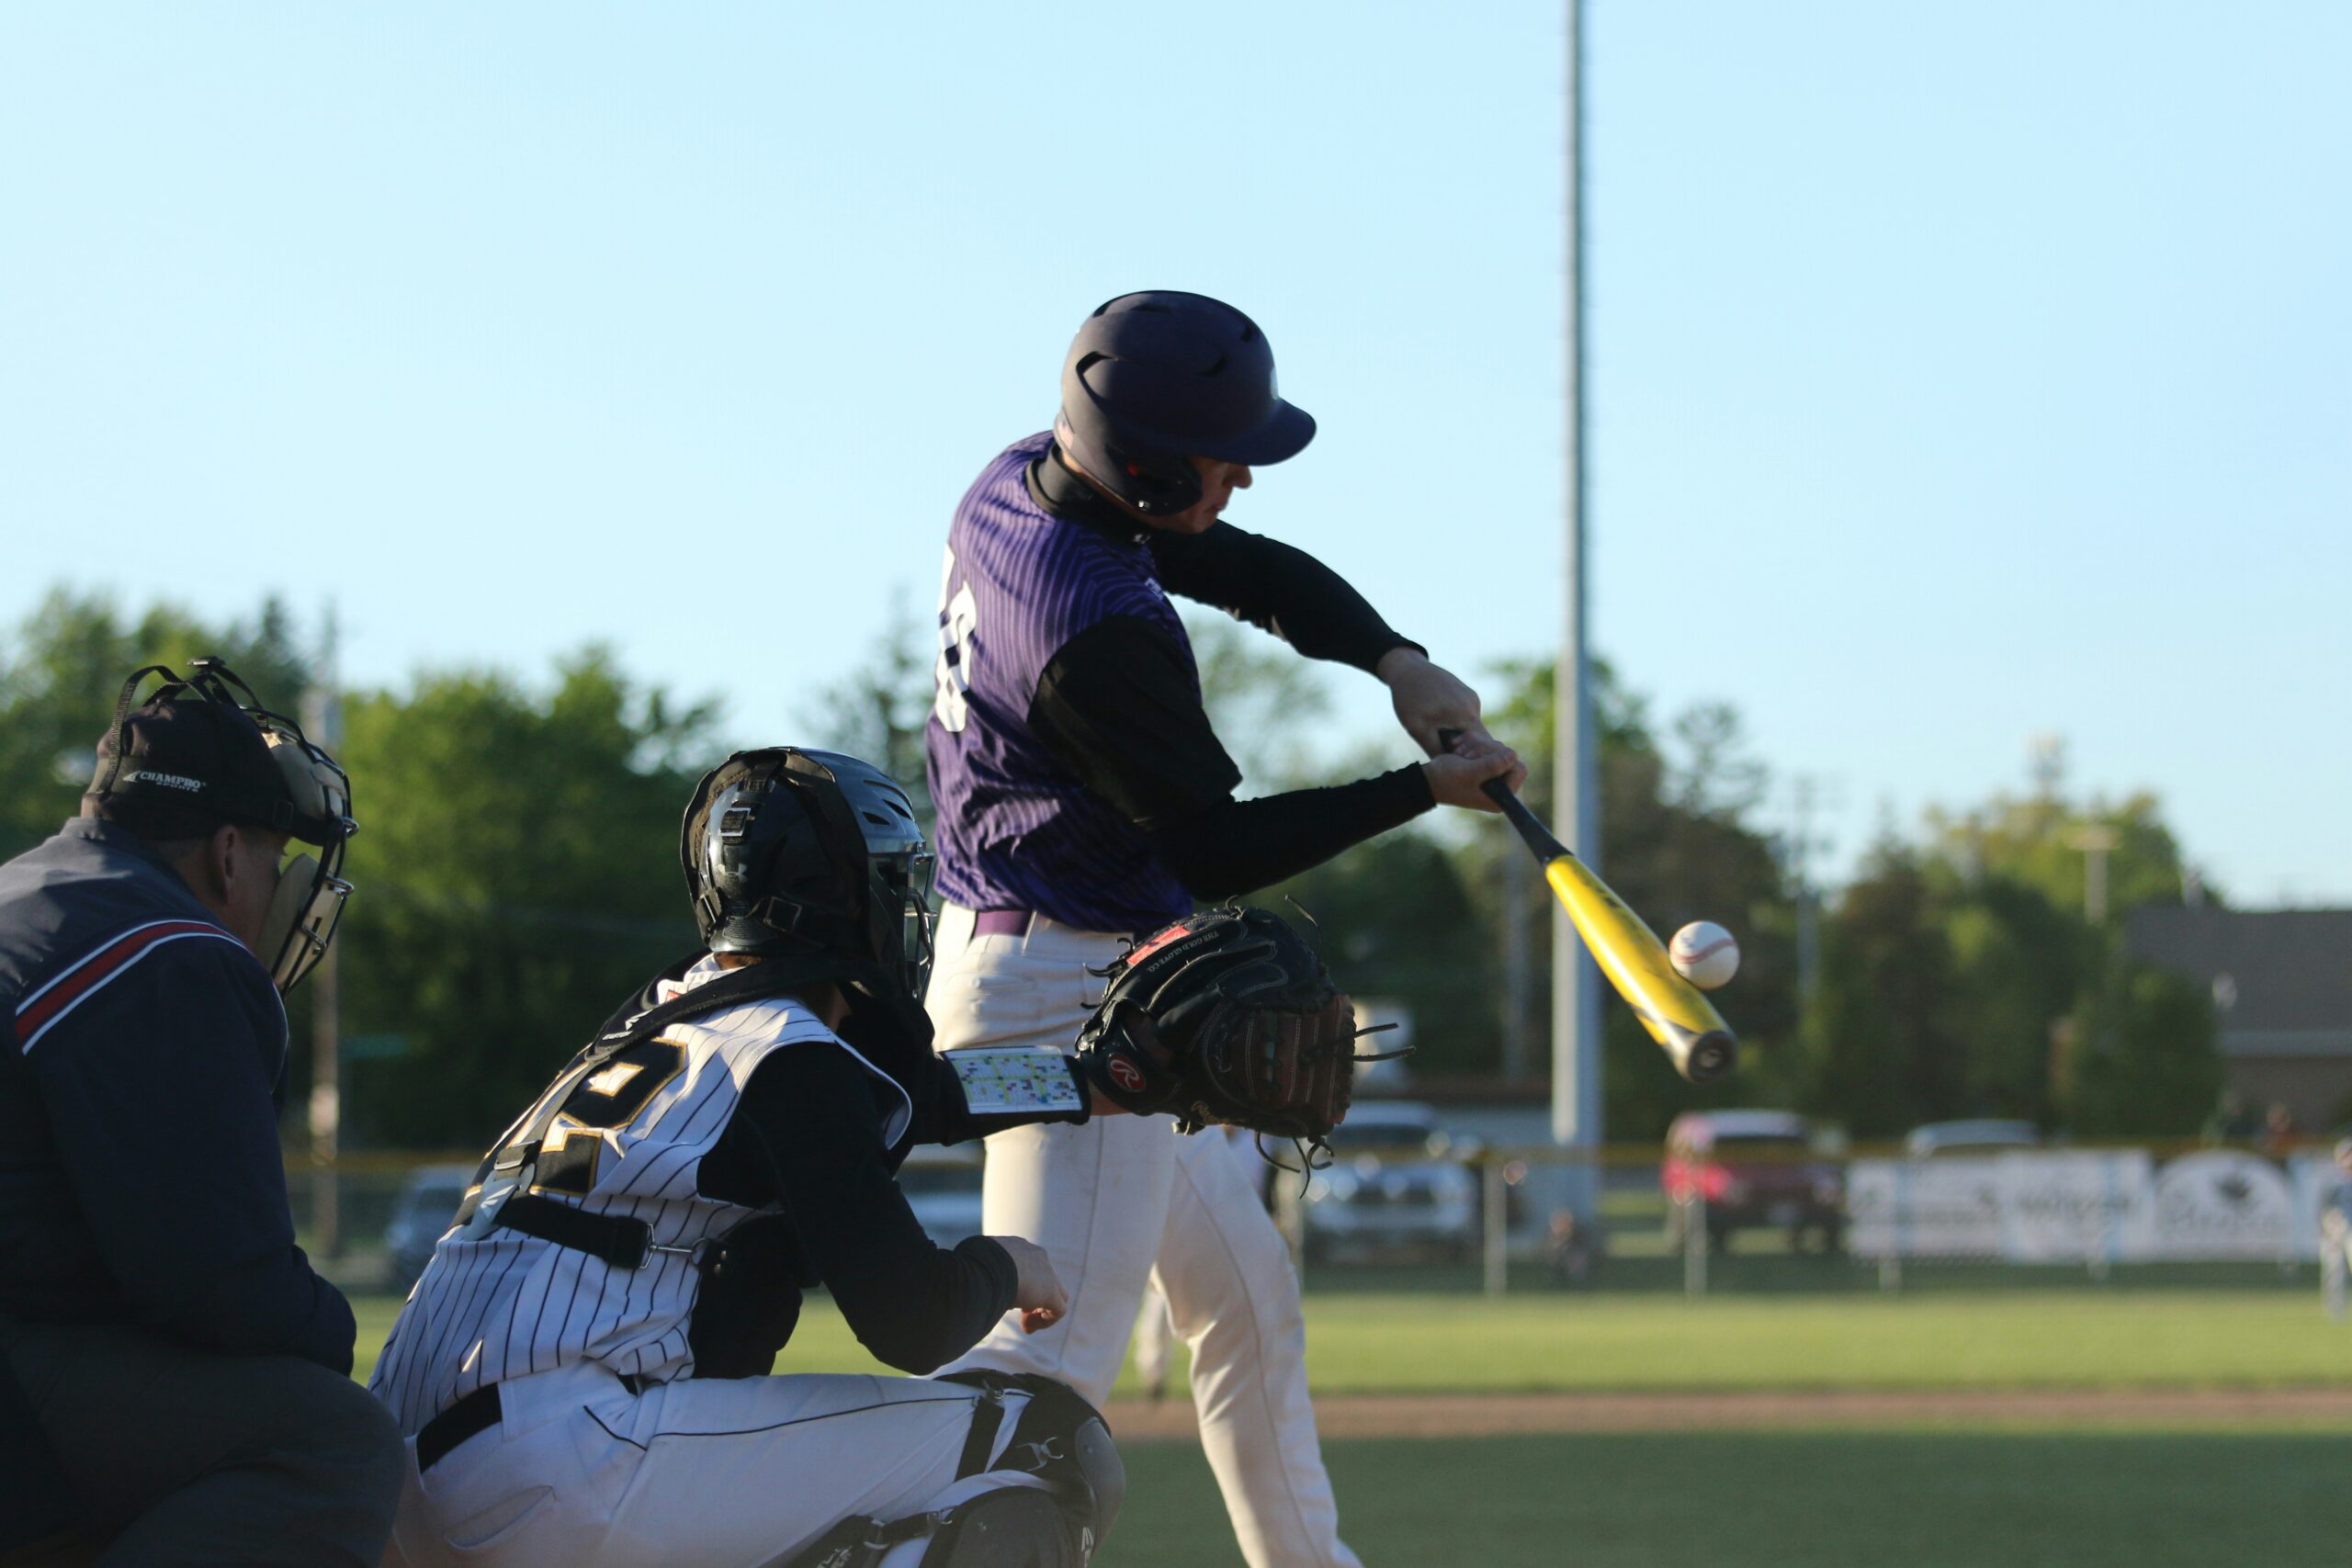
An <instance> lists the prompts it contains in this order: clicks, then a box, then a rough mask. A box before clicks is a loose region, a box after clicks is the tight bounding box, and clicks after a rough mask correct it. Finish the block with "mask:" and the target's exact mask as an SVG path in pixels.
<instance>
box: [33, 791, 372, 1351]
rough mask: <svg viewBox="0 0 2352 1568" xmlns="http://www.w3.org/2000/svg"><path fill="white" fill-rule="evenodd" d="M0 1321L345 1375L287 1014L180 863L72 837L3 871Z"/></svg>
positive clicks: (341, 1320)
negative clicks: (72, 1328)
mask: <svg viewBox="0 0 2352 1568" xmlns="http://www.w3.org/2000/svg"><path fill="white" fill-rule="evenodd" d="M0 1010H5V1013H6V1018H7V1020H8V1029H7V1033H6V1039H5V1040H0V1313H6V1314H9V1315H11V1316H14V1317H16V1318H18V1319H19V1320H25V1321H35V1322H47V1323H124V1324H135V1325H144V1326H146V1327H149V1328H152V1329H153V1330H155V1331H156V1332H157V1333H159V1334H161V1335H163V1336H164V1337H167V1338H170V1339H173V1340H175V1341H178V1342H179V1343H182V1344H185V1345H189V1346H194V1347H197V1348H202V1349H209V1350H218V1351H222V1352H225V1353H229V1354H236V1355H265V1354H275V1355H288V1356H300V1357H301V1358H303V1359H306V1360H311V1361H316V1362H318V1363H320V1364H321V1365H322V1366H325V1367H329V1368H332V1369H333V1370H334V1371H338V1372H348V1371H350V1370H351V1349H352V1342H353V1339H354V1337H355V1330H354V1327H353V1325H352V1317H351V1307H350V1303H347V1302H345V1300H344V1299H343V1295H342V1293H341V1292H338V1291H337V1290H336V1289H335V1288H334V1286H333V1285H330V1284H328V1283H327V1282H326V1281H325V1280H322V1279H320V1278H319V1277H318V1275H317V1274H316V1273H314V1272H312V1271H311V1266H310V1262H309V1260H308V1259H307V1258H304V1257H303V1256H302V1252H301V1249H300V1247H296V1246H295V1245H294V1226H293V1218H292V1215H291V1213H290V1212H289V1210H288V1204H287V1197H286V1167H285V1160H284V1156H283V1155H282V1154H281V1153H280V1151H279V1147H278V1142H277V1111H278V1109H279V1106H280V1104H281V1103H282V1101H283V1098H284V1093H285V1082H286V1056H287V1044H288V1034H287V1027H286V1010H285V1008H284V1007H283V1006H282V1005H281V1004H280V1003H279V1001H278V997H277V987H274V986H273V985H271V983H270V979H269V976H268V974H267V973H266V971H265V970H264V969H263V968H262V965H261V963H260V961H259V960H257V959H256V958H254V955H253V953H252V952H251V951H250V950H249V949H247V948H246V946H245V945H244V943H243V942H239V941H238V940H237V939H236V938H235V937H234V936H232V934H230V932H229V931H227V930H226V929H224V928H223V927H222V926H221V925H220V921H219V920H218V919H216V918H215V917H214V916H213V915H212V914H211V912H210V911H209V910H208V909H206V908H205V907H204V906H203V905H202V904H200V903H198V901H197V899H196V896H195V895H194V894H193V893H191V892H190V891H189V890H188V887H187V884H186V883H184V882H183V881H181V880H180V877H179V874H177V873H176V872H175V871H174V870H173V869H172V867H171V865H170V863H168V862H166V861H165V860H164V858H163V857H162V856H161V855H159V854H157V853H156V852H155V851H154V850H153V849H152V848H151V847H149V846H148V845H147V844H146V843H144V842H142V841H141V840H140V839H139V838H138V837H137V836H136V835H134V834H132V833H130V832H129V831H127V830H125V829H121V828H119V827H117V826H115V825H113V824H111V823H107V822H98V821H93V820H89V819H86V818H85V819H82V820H78V821H73V822H68V823H67V824H66V825H65V826H64V828H63V829H61V830H60V831H59V832H58V834H57V836H56V837H55V838H53V839H51V840H49V841H48V842H47V843H44V844H42V845H41V846H40V848H38V849H35V850H31V851H29V852H27V853H24V854H21V855H19V856H17V858H16V859H15V860H12V861H10V862H8V863H6V865H0Z"/></svg>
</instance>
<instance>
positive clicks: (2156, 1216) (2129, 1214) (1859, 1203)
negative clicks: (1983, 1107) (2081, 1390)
mask: <svg viewBox="0 0 2352 1568" xmlns="http://www.w3.org/2000/svg"><path fill="white" fill-rule="evenodd" d="M2334 1183H2335V1172H2334V1169H2333V1168H2332V1167H2331V1166H2329V1165H2328V1163H2327V1162H2326V1161H2325V1160H2324V1159H2312V1158H2306V1157H2302V1156H2298V1157H2297V1158H2296V1159H2294V1160H2293V1161H2291V1162H2290V1164H2289V1165H2288V1166H2287V1167H2286V1168H2281V1167H2280V1166H2279V1165H2278V1164H2277V1163H2276V1162H2274V1161H2271V1160H2267V1159H2263V1158H2261V1157H2259V1156H2255V1155H2250V1154H2244V1153H2240V1152H2238V1151H2236V1150H2231V1149H2206V1150H2199V1152H2197V1153H2195V1154H2189V1155H2183V1156H2180V1157H2179V1158H2177V1159H2174V1160H2169V1161H2167V1162H2165V1164H2164V1165H2163V1166H2162V1167H2158V1166H2157V1165H2156V1163H2155V1162H2154V1160H2153V1159H2152V1158H2151V1157H2150V1156H2148V1155H2147V1154H2146V1153H2145V1152H2144V1151H2143V1150H2138V1149H2120V1150H2099V1151H2084V1152H2079V1153H2077V1152H2074V1151H2067V1150H2053V1151H2047V1152H2033V1153H2015V1154H2002V1155H1991V1156H1967V1155H1960V1156H1946V1157H1943V1158H1939V1159H1929V1160H1891V1159H1889V1160H1880V1159H1866V1160H1856V1161H1855V1162H1854V1163H1853V1165H1852V1166H1851V1167H1850V1168H1849V1170H1848V1172H1847V1177H1846V1202H1847V1209H1848V1213H1849V1215H1850V1224H1849V1230H1848V1233H1847V1244H1848V1246H1849V1247H1850V1248H1851V1249H1852V1250H1853V1252H1854V1253H1855V1254H1856V1255H1858V1256H1860V1257H1863V1258H2001V1259H2004V1260H2006V1261H2008V1262H2012V1263H2083V1262H2089V1261H2097V1260H2105V1261H2108V1262H2117V1263H2128V1262H2153V1261H2157V1260H2171V1261H2183V1262H2188V1261H2225V1260H2231V1259H2236V1260H2240V1261H2259V1260H2263V1259H2283V1258H2312V1257H2315V1256H2316V1255H2317V1250H2318V1224H2317V1218H2316V1216H2317V1213H2318V1208H2319V1205H2320V1203H2321V1202H2322V1201H2324V1198H2325V1196H2326V1194H2327V1192H2328V1191H2329V1190H2332V1188H2333V1186H2334Z"/></svg>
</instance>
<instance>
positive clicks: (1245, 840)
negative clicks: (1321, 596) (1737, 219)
mask: <svg viewBox="0 0 2352 1568" xmlns="http://www.w3.org/2000/svg"><path fill="white" fill-rule="evenodd" d="M1212 532H1214V530H1212ZM1204 537H1205V536H1204ZM1029 728H1030V731H1031V733H1033V734H1035V736H1036V737H1037V738H1038V739H1039V740H1040V741H1042V742H1043V743H1044V744H1045V746H1046V750H1049V751H1051V752H1052V753H1053V755H1054V759H1055V760H1056V761H1058V762H1060V763H1061V765H1062V766H1063V767H1065V768H1067V769H1068V770H1069V772H1070V773H1071V774H1072V775H1074V776H1075V777H1076V778H1077V779H1078V780H1079V782H1080V783H1081V784H1085V785H1086V787H1087V788H1088V789H1090V790H1091V791H1093V792H1094V793H1095V794H1096V795H1101V796H1102V797H1103V799H1104V800H1106V801H1108V802H1109V803H1110V804H1111V806H1112V807H1114V809H1116V810H1117V811H1118V812H1119V813H1120V814H1121V815H1122V816H1124V817H1125V818H1127V820H1128V821H1130V822H1133V823H1134V824H1135V825H1136V828H1138V829H1141V830H1142V832H1143V834H1144V836H1145V837H1146V838H1147V839H1148V840H1150V843H1151V847H1152V850H1153V852H1155V853H1157V854H1158V855H1159V857H1160V859H1161V861H1162V862H1163V863H1165V864H1166V865H1167V867H1168V869H1169V870H1170V872H1172V873H1174V874H1175V876H1176V879H1177V880H1178V881H1180V882H1182V884H1183V885H1184V889H1185V891H1186V892H1188V893H1190V894H1192V895H1193V897H1196V898H1224V897H1231V896H1232V895H1235V894H1238V893H1246V892H1248V891H1250V889H1252V888H1256V887H1263V886H1267V885H1268V884H1269V883H1274V882H1280V881H1281V880H1283V878H1284V877H1287V876H1294V875H1295V874H1298V873H1299V872H1302V871H1305V870H1306V869H1308V868H1309V867H1311V866H1316V865H1320V864H1321V863H1323V862H1325V861H1327V860H1329V859H1330V858H1331V857H1332V856H1333V855H1336V854H1338V853H1339V852H1340V851H1342V850H1345V849H1347V848H1349V847H1350V846H1351V845H1354V844H1359V843H1362V842H1363V840H1366V839H1369V838H1372V837H1374V835H1376V834H1379V833H1385V832H1386V831H1387V830H1388V829H1391V828H1395V827H1397V826H1399V825H1401V824H1403V823H1405V822H1408V821H1410V820H1411V819H1412V818H1415V817H1418V816H1419V815H1420V814H1421V813H1422V812H1424V811H1426V810H1428V809H1429V808H1430V807H1431V806H1433V805H1435V804H1436V800H1435V797H1434V796H1432V795H1430V786H1429V781H1428V778H1427V776H1426V775H1425V774H1423V773H1422V772H1421V770H1420V769H1419V768H1418V767H1407V768H1399V769H1398V770H1397V771H1396V772H1395V773H1383V774H1381V775H1379V776H1378V777H1376V778H1369V779H1360V780H1358V781H1357V782H1356V783H1354V784H1341V785H1340V786H1338V787H1336V788H1332V789H1304V790H1293V791H1291V792H1290V793H1288V794H1286V795H1267V796H1264V797H1262V798H1261V799H1257V800H1243V801H1238V800H1235V799H1234V798H1233V790H1234V786H1235V785H1236V784H1239V783H1240V782H1241V770H1240V769H1238V768H1237V767H1236V766H1234V763H1233V759H1232V758H1231V757H1229V756H1227V754H1226V750H1225V748H1224V747H1223V746H1222V745H1220V744H1219V743H1218V741H1217V738H1216V732H1215V731H1214V730H1212V729H1211V728H1209V718H1208V714H1207V713H1206V711H1205V710H1204V709H1203V707H1202V706H1201V698H1200V693H1199V687H1198V682H1197V679H1196V677H1195V676H1194V674H1193V669H1192V665H1191V662H1190V660H1188V659H1187V658H1186V657H1185V654H1184V650H1183V649H1182V647H1180V646H1179V645H1178V644H1177V642H1176V641H1175V639H1174V638H1172V637H1170V636H1169V635H1168V634H1167V633H1166V632H1165V631H1163V630H1161V629H1160V628H1159V627H1158V626H1153V625H1152V624H1151V623H1150V622H1148V621H1146V620H1143V619H1142V618H1141V617H1139V616H1134V615H1113V616H1109V617H1107V618H1105V619H1103V620H1101V621H1097V622H1096V623H1095V624H1094V625H1093V626H1089V627H1088V628H1087V629H1086V630H1084V631H1082V632H1080V633H1079V634H1078V636H1076V637H1072V638H1070V639H1069V641H1068V642H1067V643H1064V644H1063V645H1062V647H1061V649H1060V650H1059V651H1058V652H1057V653H1056V654H1055V655H1054V657H1053V659H1052V660H1051V661H1050V662H1048V663H1047V664H1046V670H1045V672H1044V674H1043V676H1042V677H1041V678H1040V679H1039V681H1038V682H1037V694H1036V696H1035V699H1033V700H1032V702H1031V703H1030V705H1029Z"/></svg>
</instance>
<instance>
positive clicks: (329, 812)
mask: <svg viewBox="0 0 2352 1568" xmlns="http://www.w3.org/2000/svg"><path fill="white" fill-rule="evenodd" d="M263 732H264V735H265V737H266V739H268V741H269V748H270V753H269V754H270V759H271V761H275V762H276V763H277V771H278V773H279V775H280V776H281V777H282V778H284V780H285V781H286V786H287V788H288V791H289V792H291V794H292V795H293V797H294V809H295V811H296V813H297V815H298V818H300V826H299V827H297V828H296V829H295V832H296V833H297V834H298V835H299V836H300V837H301V838H304V839H308V840H311V841H312V842H313V843H316V844H317V845H318V847H319V852H318V853H317V854H315V855H313V854H299V855H296V856H295V857H294V858H293V859H292V860H290V861H288V862H287V863H286V865H285V866H284V868H283V869H282V870H280V871H279V873H278V875H277V896H276V897H274V898H272V899H271V901H270V906H269V917H268V919H266V920H265V921H264V922H263V925H262V940H261V959H262V962H263V963H265V964H268V965H269V977H270V978H271V979H272V980H274V981H276V982H277V989H278V992H279V994H280V995H283V994H285V993H286V992H288V991H291V990H292V989H293V988H294V987H296V986H299V985H300V984H301V983H302V979H303V977H304V976H307V975H309V974H310V972H311V970H312V969H315V968H317V967H318V964H319V961H320V960H321V959H322V958H324V957H325V956H326V955H327V944H328V943H329V942H333V941H334V931H335V926H336V924H337V923H338V922H339V921H340V920H341V919H343V902H344V900H345V898H348V897H351V884H350V883H348V882H345V880H344V879H343V876H342V874H341V873H342V871H343V856H344V848H345V845H346V844H348V843H349V842H350V841H351V835H352V834H354V833H356V832H357V831H358V830H359V828H358V824H357V823H356V822H355V821H353V820H352V817H351V780H350V779H349V778H348V777H346V776H345V773H344V771H343V770H342V769H341V768H340V767H338V766H336V765H335V761H334V758H332V757H329V756H328V755H327V754H326V753H325V752H324V751H322V750H320V749H319V748H318V747H316V746H314V745H312V744H311V742H310V741H308V740H305V739H302V737H301V735H300V733H299V732H297V731H295V730H293V729H292V728H291V727H290V726H289V727H288V728H276V727H274V726H271V725H269V724H268V723H267V722H266V721H265V722H264V725H263Z"/></svg>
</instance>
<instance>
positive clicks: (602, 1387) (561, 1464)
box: [384, 1363, 1039, 1568]
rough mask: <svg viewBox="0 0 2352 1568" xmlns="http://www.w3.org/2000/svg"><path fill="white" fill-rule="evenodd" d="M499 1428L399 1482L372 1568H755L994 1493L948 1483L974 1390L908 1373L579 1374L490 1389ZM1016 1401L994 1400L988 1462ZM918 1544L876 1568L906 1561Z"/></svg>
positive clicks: (976, 1484)
mask: <svg viewBox="0 0 2352 1568" xmlns="http://www.w3.org/2000/svg"><path fill="white" fill-rule="evenodd" d="M498 1391H499V1396H500V1407H501V1417H500V1421H499V1424H498V1425H497V1426H496V1427H492V1428H490V1429H488V1430H486V1431H483V1432H481V1433H478V1434H476V1435H475V1436H473V1437H471V1438H468V1439H467V1440H466V1441H464V1442H462V1443H460V1444H458V1446H457V1447H456V1448H454V1449H452V1450H449V1451H448V1453H447V1454H446V1455H444V1456H442V1459H441V1461H440V1462H439V1463H437V1464H435V1466H434V1467H433V1468H432V1469H431V1470H429V1471H427V1472H424V1474H423V1475H422V1476H420V1475H419V1474H418V1473H417V1472H416V1465H415V1444H414V1442H413V1441H412V1442H411V1443H410V1445H409V1453H410V1462H409V1467H408V1480H407V1483H406V1486H405V1489H404V1490H403V1492H402V1495H401V1506H400V1513H399V1515H398V1517H397V1518H396V1519H395V1520H394V1522H393V1526H392V1539H391V1542H390V1545H389V1546H387V1547H386V1549H385V1552H384V1563H385V1568H458V1565H460V1564H462V1565H464V1568H677V1565H679V1564H691V1565H692V1568H767V1565H769V1564H774V1563H776V1562H784V1561H788V1560H789V1559H790V1558H791V1557H792V1556H793V1555H795V1554H796V1553H797V1552H798V1551H801V1550H802V1549H803V1548H804V1547H806V1546H807V1545H808V1544H809V1542H810V1541H812V1540H815V1539H816V1538H817V1537H819V1536H820V1535H822V1534H823V1533H824V1532H825V1531H826V1530H828V1529H831V1528H832V1527H833V1525H834V1524H836V1523H837V1522H839V1521H840V1520H842V1519H843V1518H846V1517H850V1516H851V1515H853V1514H856V1515H865V1516H869V1517H875V1518H880V1519H886V1520H888V1519H902V1518H909V1517H912V1516H914V1515H916V1514H920V1513H923V1512H926V1511H928V1510H931V1509H933V1508H944V1507H946V1506H949V1505H950V1504H953V1503H957V1502H961V1501H963V1500H964V1499H965V1498H967V1497H970V1496H976V1495H978V1494H980V1493H982V1492H989V1491H994V1490H997V1489H999V1488H1002V1487H1006V1486H1035V1485H1037V1484H1039V1483H1038V1482H1037V1480H1036V1478H1035V1477H1034V1476H1031V1475H1028V1474H1026V1473H1023V1472H1018V1471H1008V1472H993V1473H991V1472H982V1473H980V1474H978V1475H974V1476H970V1477H967V1478H966V1479H965V1480H963V1481H960V1482H959V1481H957V1480H956V1463H957V1461H958V1460H959V1459H960V1458H961V1457H962V1455H963V1450H964V1442H965V1438H966V1436H967V1433H968V1432H969V1430H970V1427H971V1422H972V1406H973V1404H974V1402H975V1401H976V1400H977V1399H978V1397H979V1393H978V1390H976V1389H971V1388H967V1387H965V1386H964V1385H963V1384H961V1383H943V1382H929V1381H926V1380H924V1379H922V1378H881V1377H861V1376H855V1375H835V1374H829V1373H828V1374H812V1375H807V1376H795V1377H780V1378H777V1377H771V1378H710V1379H695V1378H689V1379H686V1380H684V1381H683V1382H673V1383H662V1384H656V1385H654V1386H652V1387H650V1388H648V1389H647V1390H646V1391H645V1392H644V1393H629V1392H628V1389H627V1388H626V1387H625V1386H623V1384H622V1383H621V1382H620V1380H619V1379H618V1378H616V1377H615V1376H614V1375H613V1374H612V1373H611V1372H608V1371H605V1370H604V1369H603V1368H601V1367H598V1366H595V1365H594V1364H593V1363H581V1364H577V1365H574V1366H570V1367H563V1368H560V1369H558V1370H557V1371H551V1372H540V1373H537V1375H535V1376H531V1377H524V1378H514V1379H510V1380H508V1381H507V1382H502V1383H500V1384H499V1385H498ZM1027 1398H1028V1396H1027V1395H1026V1394H1023V1393H1009V1394H1007V1395H1006V1398H1005V1419H1004V1422H1003V1424H1002V1425H1001V1427H999V1428H998V1431H997V1439H996V1440H997V1447H998V1451H999V1454H1000V1455H1001V1452H1002V1450H1003V1448H1004V1446H1005V1445H1006V1444H1007V1443H1009V1442H1010V1441H1011V1440H1012V1428H1013V1427H1014V1426H1015V1424H1016V1422H1017V1420H1018V1418H1019V1415H1020V1410H1021V1407H1022V1405H1023V1404H1026V1403H1027ZM926 1544H928V1543H927V1541H924V1540H910V1541H905V1542H902V1543H900V1544H899V1546H897V1547H896V1548H894V1549H892V1550H891V1551H890V1552H889V1553H888V1554H887V1555H886V1556H885V1557H884V1558H883V1559H882V1568H912V1564H914V1563H915V1562H917V1560H919V1559H920V1558H921V1557H922V1552H923V1548H924V1546H925V1545H926Z"/></svg>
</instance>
